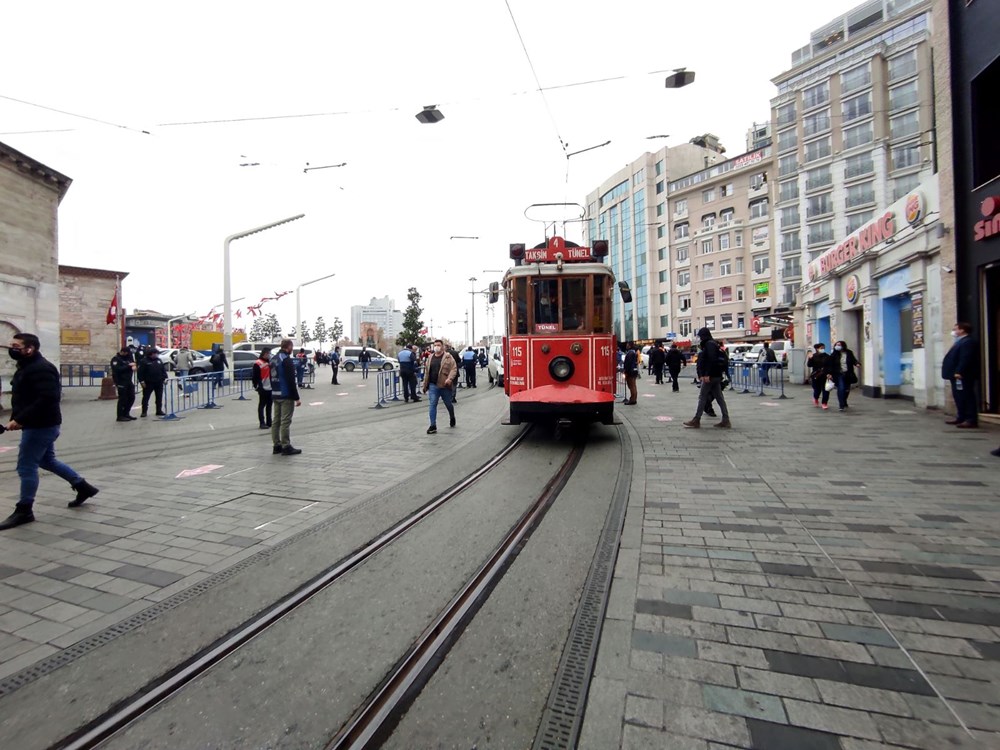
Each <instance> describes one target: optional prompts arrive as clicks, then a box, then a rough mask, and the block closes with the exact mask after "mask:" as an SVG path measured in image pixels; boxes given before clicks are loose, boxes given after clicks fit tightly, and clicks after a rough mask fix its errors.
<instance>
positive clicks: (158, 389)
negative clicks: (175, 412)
mask: <svg viewBox="0 0 1000 750" xmlns="http://www.w3.org/2000/svg"><path fill="white" fill-rule="evenodd" d="M139 382H140V383H141V384H142V411H141V412H139V416H140V417H144V416H146V411H147V410H148V409H149V397H150V396H153V395H155V396H156V416H158V417H165V416H166V412H164V411H163V384H164V383H165V382H167V366H166V365H165V364H163V363H162V362H161V361H160V353H159V352H158V351H157V349H156V347H155V346H154V347H151V348H149V349H147V350H146V355H145V356H144V357H143V358H142V359H141V360H139Z"/></svg>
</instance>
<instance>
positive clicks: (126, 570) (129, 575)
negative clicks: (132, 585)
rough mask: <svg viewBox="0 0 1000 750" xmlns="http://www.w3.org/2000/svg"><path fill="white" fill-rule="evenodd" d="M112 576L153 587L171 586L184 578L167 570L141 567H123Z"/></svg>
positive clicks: (114, 571)
mask: <svg viewBox="0 0 1000 750" xmlns="http://www.w3.org/2000/svg"><path fill="white" fill-rule="evenodd" d="M111 575H113V576H116V577H118V578H126V579H128V580H130V581H136V582H138V583H148V584H149V585H151V586H169V585H170V584H171V583H175V582H176V581H179V580H180V579H181V578H183V577H184V576H182V575H179V574H177V573H169V572H167V571H165V570H156V569H154V568H147V567H144V566H141V565H123V566H121V567H120V568H115V569H114V570H112V571H111Z"/></svg>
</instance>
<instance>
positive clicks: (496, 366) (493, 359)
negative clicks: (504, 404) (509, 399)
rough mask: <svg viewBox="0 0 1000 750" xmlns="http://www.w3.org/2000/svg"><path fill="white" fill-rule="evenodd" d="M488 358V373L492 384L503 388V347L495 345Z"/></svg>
mask: <svg viewBox="0 0 1000 750" xmlns="http://www.w3.org/2000/svg"><path fill="white" fill-rule="evenodd" d="M487 357H488V360H489V363H488V364H487V366H486V371H487V373H488V374H489V378H490V382H491V383H496V384H497V385H498V386H500V387H501V388H503V346H501V345H500V344H493V345H492V346H491V347H490V353H489V354H488V355H487Z"/></svg>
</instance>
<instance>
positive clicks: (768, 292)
mask: <svg viewBox="0 0 1000 750" xmlns="http://www.w3.org/2000/svg"><path fill="white" fill-rule="evenodd" d="M758 145H759V146H760V147H759V148H757V149H756V150H754V151H750V152H748V153H745V154H741V155H740V156H737V157H735V158H733V159H727V160H726V161H722V162H719V163H717V164H715V165H713V166H711V167H708V168H707V169H701V170H698V171H696V172H693V173H692V174H688V175H685V176H684V177H681V178H680V179H677V180H674V181H673V182H671V183H670V184H669V189H668V196H669V197H668V217H669V232H668V234H667V238H669V243H668V242H667V238H664V239H663V240H662V244H661V245H660V246H659V247H658V248H657V266H656V276H655V279H656V284H657V287H656V291H657V303H658V308H657V309H658V310H659V311H660V314H661V315H662V316H666V315H669V316H671V318H672V320H673V321H674V323H675V325H674V327H673V329H672V331H671V332H672V333H675V334H676V338H681V339H683V338H688V337H690V336H691V334H692V333H694V332H696V331H698V329H699V328H701V327H702V326H704V327H706V328H709V329H711V330H712V332H713V335H714V336H715V337H717V338H720V339H730V340H737V339H738V340H741V341H743V340H751V341H752V340H755V339H760V340H763V339H765V338H770V337H771V334H772V319H773V314H774V313H776V312H778V311H780V310H779V308H780V306H781V305H782V304H784V301H783V299H782V298H781V296H780V289H779V288H778V287H777V285H776V284H775V278H776V277H775V271H774V262H773V242H772V237H771V182H770V181H769V179H768V175H769V174H771V173H772V172H773V166H774V157H773V154H772V153H771V146H770V145H762V144H760V143H758Z"/></svg>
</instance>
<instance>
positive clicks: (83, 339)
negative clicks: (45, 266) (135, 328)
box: [59, 265, 128, 365]
mask: <svg viewBox="0 0 1000 750" xmlns="http://www.w3.org/2000/svg"><path fill="white" fill-rule="evenodd" d="M126 276H128V274H127V273H125V272H123V271H107V270H105V269H102V268H78V267H77V266H63V265H60V266H59V343H60V347H59V349H60V359H61V361H62V363H63V364H71V365H82V364H98V365H103V364H106V363H107V362H108V360H110V359H111V357H113V356H114V354H115V352H116V351H118V348H119V346H120V329H119V327H118V324H115V325H109V324H108V322H107V315H108V307H109V305H110V304H111V300H112V299H114V296H115V291H116V289H117V285H118V283H119V282H120V281H121V280H122V279H124V278H125V277H126ZM120 322H121V321H120V320H119V323H120Z"/></svg>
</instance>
